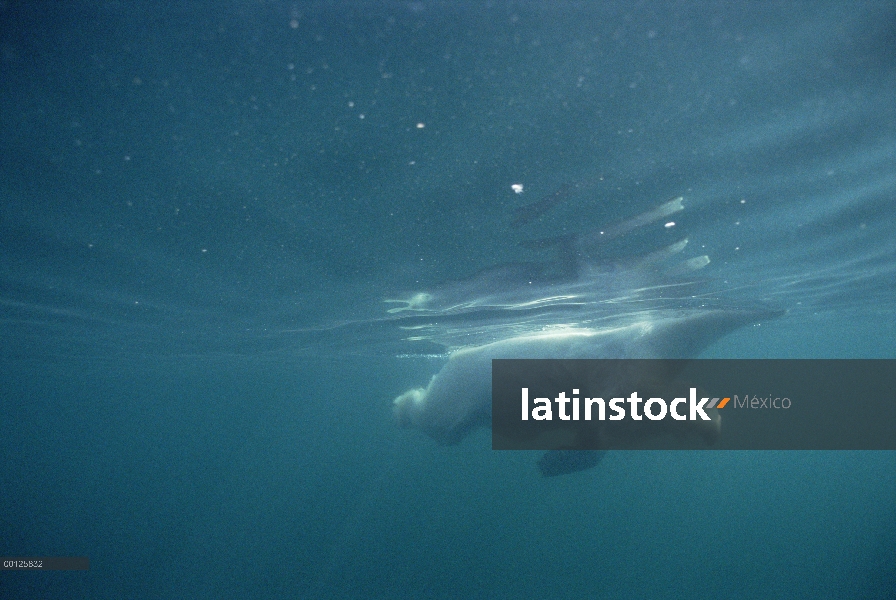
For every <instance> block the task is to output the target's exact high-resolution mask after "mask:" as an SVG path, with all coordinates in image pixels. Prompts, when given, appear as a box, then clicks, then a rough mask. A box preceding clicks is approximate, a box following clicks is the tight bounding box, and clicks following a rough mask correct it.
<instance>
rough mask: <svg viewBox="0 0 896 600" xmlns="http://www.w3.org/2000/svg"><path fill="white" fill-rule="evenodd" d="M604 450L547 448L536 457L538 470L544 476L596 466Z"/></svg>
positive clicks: (563, 473) (565, 473) (604, 452)
mask: <svg viewBox="0 0 896 600" xmlns="http://www.w3.org/2000/svg"><path fill="white" fill-rule="evenodd" d="M604 454H606V451H605V450H548V451H547V452H545V453H544V454H543V455H542V456H541V458H540V459H538V470H539V471H540V472H541V474H542V475H544V476H545V477H554V476H555V475H567V474H569V473H576V472H578V471H584V470H586V469H590V468H592V467H596V466H597V463H599V462H600V459H602V458H603V457H604Z"/></svg>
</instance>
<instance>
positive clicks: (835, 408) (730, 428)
mask: <svg viewBox="0 0 896 600" xmlns="http://www.w3.org/2000/svg"><path fill="white" fill-rule="evenodd" d="M492 447H493V448H494V449H496V450H562V449H567V450H576V449H581V450H586V449H591V450H602V449H625V448H630V449H721V450H896V360H597V359H595V360H509V359H508V360H503V359H497V360H494V361H492Z"/></svg>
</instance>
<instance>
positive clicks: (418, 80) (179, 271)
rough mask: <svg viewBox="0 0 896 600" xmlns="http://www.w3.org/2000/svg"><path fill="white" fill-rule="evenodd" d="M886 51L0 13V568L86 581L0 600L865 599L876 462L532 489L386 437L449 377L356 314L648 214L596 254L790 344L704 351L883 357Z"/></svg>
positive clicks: (397, 17)
mask: <svg viewBox="0 0 896 600" xmlns="http://www.w3.org/2000/svg"><path fill="white" fill-rule="evenodd" d="M894 48H896V9H894V7H893V5H892V4H891V3H886V2H878V3H875V2H863V3H845V4H844V3H842V2H830V3H820V2H813V3H811V5H810V4H809V3H762V4H759V5H755V4H752V3H751V4H750V5H749V6H746V5H745V6H744V7H738V6H736V5H734V4H733V3H721V2H720V3H711V2H682V3H677V4H669V3H658V2H657V3H652V2H648V3H643V4H638V5H637V6H633V5H631V3H626V2H620V3H574V2H518V3H515V2H508V3H506V2H491V3H484V2H428V1H422V2H313V3H306V2H263V3H257V2H252V3H250V2H236V1H226V2H200V1H197V2H179V3H165V4H164V5H162V4H161V3H156V2H99V1H96V2H81V3H77V4H76V5H69V4H68V3H53V2H29V3H18V2H2V3H0V257H2V260H0V339H2V344H0V456H2V457H3V460H2V463H3V467H2V468H0V555H4V556H24V555H30V556H88V557H89V558H90V570H89V571H87V572H43V573H22V572H3V573H2V574H0V596H4V597H10V598H37V597H40V598H122V597H127V598H169V597H194V598H276V597H284V598H415V599H418V598H489V599H494V598H521V597H523V598H584V597H592V598H711V597H724V598H838V599H846V598H881V599H885V598H892V597H894V595H896V592H894V590H896V563H894V560H893V557H894V556H896V453H893V452H708V451H707V452H687V453H685V452H677V453H675V452H668V453H664V452H611V453H608V454H607V456H606V457H605V458H604V459H603V460H602V461H601V463H600V465H598V467H597V468H595V469H592V470H589V471H586V472H582V473H577V474H574V475H569V476H564V477H558V478H552V479H544V478H541V476H540V475H539V474H538V472H537V470H536V469H535V467H534V464H535V461H536V459H537V454H534V453H512V452H503V453H500V452H493V451H491V450H490V439H489V434H488V432H487V431H481V432H478V433H476V434H474V435H472V436H470V437H469V438H467V439H466V440H464V441H463V442H462V443H461V444H460V445H458V446H455V447H448V448H446V447H439V446H437V445H436V444H434V443H433V442H432V441H431V440H429V439H428V438H426V437H425V436H424V435H422V434H420V433H418V432H414V431H408V430H401V429H399V428H397V427H396V426H395V425H394V424H393V422H392V415H391V402H392V399H393V398H394V397H395V396H396V395H398V394H400V393H401V392H403V391H405V390H407V389H409V388H411V387H416V386H420V385H425V383H426V381H428V379H429V378H430V377H431V376H432V375H433V374H434V373H436V372H437V371H438V370H439V368H440V367H441V366H442V364H443V363H444V360H445V356H444V352H443V351H442V350H440V349H439V348H433V347H430V346H424V345H419V344H417V345H415V344H414V343H412V342H408V341H407V340H406V339H404V338H406V337H408V334H407V333H402V332H400V331H396V330H395V329H394V328H390V327H389V326H388V323H383V322H382V321H380V320H378V319H381V318H382V317H383V316H385V315H387V314H388V313H387V312H386V311H387V310H388V309H389V308H392V307H394V306H395V305H393V304H384V303H383V302H382V300H383V299H386V298H390V297H395V296H394V294H398V293H400V292H401V291H402V290H421V289H426V288H428V287H429V286H432V285H434V284H437V283H439V282H442V281H446V280H454V279H458V278H463V277H466V276H470V275H472V274H474V273H476V272H477V271H480V270H481V269H484V268H487V267H490V266H494V265H496V264H500V263H505V262H513V261H523V260H532V257H533V256H537V253H533V252H532V251H531V250H526V249H525V248H524V247H522V246H521V245H520V242H524V241H525V240H531V239H539V238H547V237H551V236H561V235H569V234H573V233H581V232H589V231H591V232H593V231H600V230H601V228H602V227H605V226H606V225H607V224H608V223H612V222H618V221H620V220H624V219H626V218H630V217H632V216H634V215H637V214H640V213H643V212H645V211H647V210H650V209H652V208H654V207H656V206H657V205H659V204H660V203H661V202H663V201H665V200H667V199H669V198H672V197H675V196H679V195H681V196H684V198H685V200H684V204H685V208H686V209H685V211H683V212H682V213H680V215H675V217H674V221H675V223H674V225H669V227H664V228H662V231H660V232H658V233H657V234H656V235H657V237H656V239H654V240H646V239H645V238H644V237H643V236H642V237H637V238H635V239H632V240H628V241H624V242H623V243H622V245H621V246H620V247H619V248H618V249H617V250H618V252H620V253H628V252H631V253H637V252H638V251H639V250H641V249H642V248H641V246H642V244H648V245H649V244H650V243H654V246H655V244H656V243H662V241H663V240H665V239H666V238H664V237H662V236H672V235H673V234H678V233H680V234H681V235H682V236H686V237H687V238H688V240H689V244H688V250H687V256H686V257H685V258H691V257H696V256H701V255H706V256H708V257H709V259H710V263H709V264H708V265H707V266H706V267H705V268H704V269H703V270H702V271H701V272H700V273H701V277H704V276H705V278H706V280H707V281H710V282H712V283H711V284H710V285H711V286H713V289H714V290H717V291H718V294H719V295H720V296H724V297H725V298H726V299H728V300H730V301H732V302H735V303H744V304H753V303H761V304H763V305H768V306H771V307H774V308H779V309H783V310H785V311H786V313H785V314H784V316H782V317H781V318H779V319H775V320H771V321H768V322H763V323H762V324H760V325H757V326H751V327H748V328H744V329H741V330H739V331H736V332H735V333H733V334H731V335H729V336H727V337H725V338H723V339H722V340H720V341H719V342H717V343H715V344H714V345H713V346H711V347H710V348H708V349H707V350H706V351H704V353H703V355H702V356H704V357H707V358H737V357H744V358H746V357H750V358H785V357H788V358H789V357H798V358H894V357H896V347H894V343H893V339H894V337H896V287H894V285H893V282H894V281H896V278H894V275H896V210H894V198H896V170H894V168H893V166H894V164H896V102H893V98H894V95H896V53H894ZM515 185H521V186H522V193H521V194H519V193H517V192H516V191H515V190H514V188H513V187H512V186H515ZM564 186H570V187H571V188H572V189H574V190H575V192H574V193H572V194H571V195H570V197H569V198H568V199H566V200H565V201H563V202H560V203H558V204H557V206H555V207H553V208H552V209H551V210H548V211H545V212H544V213H543V214H540V215H538V216H537V217H536V218H534V219H533V220H532V222H531V223H526V224H525V227H518V228H515V227H513V225H512V220H513V218H514V217H513V216H514V214H518V213H514V209H516V208H518V207H521V206H525V205H527V204H530V203H533V202H536V201H538V200H539V199H540V198H544V197H550V196H551V195H552V194H554V193H556V192H557V191H558V190H561V189H566V188H565V187H564ZM669 239H670V240H673V241H674V240H675V239H679V238H669Z"/></svg>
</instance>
